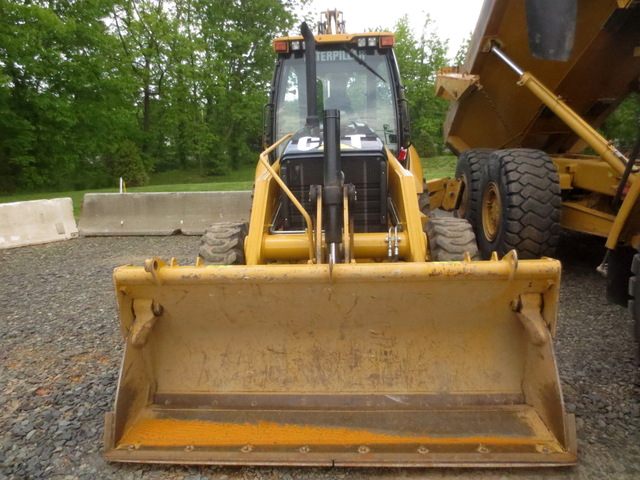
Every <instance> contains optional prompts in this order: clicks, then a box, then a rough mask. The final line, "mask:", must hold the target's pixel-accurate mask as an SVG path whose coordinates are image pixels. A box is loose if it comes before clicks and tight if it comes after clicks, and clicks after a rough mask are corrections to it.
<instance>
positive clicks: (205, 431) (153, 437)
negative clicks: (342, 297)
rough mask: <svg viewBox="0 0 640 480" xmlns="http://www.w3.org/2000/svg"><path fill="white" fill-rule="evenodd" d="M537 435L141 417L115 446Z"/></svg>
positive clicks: (452, 440)
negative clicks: (424, 432) (445, 433)
mask: <svg viewBox="0 0 640 480" xmlns="http://www.w3.org/2000/svg"><path fill="white" fill-rule="evenodd" d="M540 440H541V439H540V438H539V437H533V438H532V437H491V436H476V437H429V436H406V435H388V434H384V433H375V432H371V431H368V430H350V429H347V428H332V427H315V426H311V425H304V426H300V425H280V424H277V423H272V422H258V424H257V425H255V424H249V423H244V424H242V425H240V424H235V423H212V422H201V421H180V420H172V419H169V420H157V419H154V420H143V421H140V422H138V423H137V424H136V425H134V426H133V427H132V428H131V429H130V430H129V431H128V432H127V433H126V434H125V435H123V437H122V440H121V441H120V442H119V448H127V447H128V446H130V445H135V446H146V447H180V446H186V445H192V446H202V447H204V446H233V445H254V446H255V445H257V446H269V445H307V444H310V445H344V446H348V445H381V444H395V445H401V444H431V445H458V444H483V445H537V444H540ZM545 443H546V444H547V447H549V448H552V449H553V450H554V451H563V450H562V448H561V447H560V446H559V445H558V444H557V443H556V442H553V441H550V442H546V441H545Z"/></svg>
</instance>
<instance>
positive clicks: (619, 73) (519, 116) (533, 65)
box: [431, 0, 640, 340]
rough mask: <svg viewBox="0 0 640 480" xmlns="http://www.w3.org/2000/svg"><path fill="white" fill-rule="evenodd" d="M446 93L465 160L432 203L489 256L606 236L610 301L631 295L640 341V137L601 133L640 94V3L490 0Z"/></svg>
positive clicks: (441, 77) (534, 252)
mask: <svg viewBox="0 0 640 480" xmlns="http://www.w3.org/2000/svg"><path fill="white" fill-rule="evenodd" d="M436 89H437V93H438V94H439V95H440V96H442V97H444V98H447V99H449V100H450V101H451V106H450V108H449V112H448V114H447V119H446V122H445V126H444V133H445V138H446V141H447V144H448V145H449V147H450V148H451V150H452V151H453V152H455V153H456V154H458V155H459V157H458V165H457V172H456V177H457V181H450V182H448V183H447V182H442V181H440V182H439V183H440V188H439V189H438V188H435V186H434V188H431V190H433V192H434V194H433V195H432V196H433V202H432V203H435V205H432V206H440V205H441V204H442V205H444V206H445V207H447V205H448V209H449V210H451V209H455V210H456V211H457V214H458V216H459V217H461V218H466V219H467V220H469V222H470V223H471V224H472V226H473V227H474V231H475V233H476V236H477V241H478V248H479V250H480V254H481V256H482V257H483V258H489V256H490V255H491V254H492V252H494V251H497V252H498V254H504V253H506V252H508V251H510V250H511V249H516V250H517V251H518V253H519V255H520V258H538V257H540V256H542V255H548V256H552V255H553V254H554V251H555V248H556V246H557V244H558V239H559V235H560V231H561V229H562V228H566V229H568V230H573V231H578V232H583V233H587V234H592V235H597V236H600V237H602V238H605V239H606V244H605V247H606V249H605V251H603V257H604V260H603V261H602V264H601V268H600V270H601V271H603V273H606V275H607V297H608V298H609V300H610V301H612V302H615V303H618V304H621V305H625V306H626V305H627V303H628V302H629V307H630V311H631V314H632V316H633V318H634V319H635V322H636V336H637V338H638V339H639V340H640V253H638V248H639V247H640V246H639V243H640V201H639V200H638V198H639V197H640V174H639V172H640V168H639V165H638V163H640V162H636V159H637V157H638V153H639V150H640V138H639V139H638V141H637V142H636V145H635V147H630V148H629V152H621V151H620V150H618V148H616V147H615V146H614V145H613V144H612V143H611V142H610V141H609V140H607V139H605V138H603V137H602V135H601V134H600V133H599V132H598V131H597V130H596V128H597V127H599V126H600V125H601V124H602V123H603V122H604V120H605V119H606V118H607V117H608V116H609V115H610V114H611V113H612V112H613V111H614V110H615V109H616V107H617V106H618V105H619V104H620V103H621V102H622V101H623V100H624V99H625V98H626V97H627V96H628V95H629V94H631V93H633V92H635V93H636V94H637V93H640V2H638V1H633V0H580V1H577V0H527V1H524V0H518V1H508V0H486V1H485V2H484V4H483V7H482V11H481V15H480V18H479V20H478V24H477V26H476V29H475V32H474V34H473V37H472V40H471V44H470V48H469V52H468V55H467V58H466V60H465V62H464V64H463V65H462V66H460V67H453V68H447V69H444V70H442V71H441V72H439V73H438V78H437V85H436ZM638 122H639V127H640V118H639V119H638ZM639 137H640V131H639ZM587 147H589V149H587V150H585V149H586V148H587ZM625 153H626V154H627V155H625ZM443 184H444V185H446V189H445V188H443ZM445 190H446V191H447V192H448V193H450V194H451V197H452V198H456V199H458V201H457V202H456V201H455V200H452V199H449V197H447V196H445V195H444V192H445ZM438 192H439V197H438V195H436V193H438ZM443 199H444V200H445V201H442V200H443ZM445 204H446V205H445ZM634 255H635V259H634Z"/></svg>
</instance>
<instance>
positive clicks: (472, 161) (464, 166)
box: [455, 148, 493, 232]
mask: <svg viewBox="0 0 640 480" xmlns="http://www.w3.org/2000/svg"><path fill="white" fill-rule="evenodd" d="M492 151H493V150H491V149H488V148H472V149H470V150H465V151H464V152H462V154H460V157H458V164H457V166H456V179H457V180H459V181H461V182H462V198H461V200H460V205H459V207H458V208H457V209H456V211H455V215H456V216H457V217H458V218H464V219H465V220H468V221H469V223H470V224H471V228H473V230H474V232H475V228H476V224H477V218H478V204H479V202H480V198H479V193H478V189H479V187H480V176H481V174H482V167H483V166H484V165H486V164H487V162H488V161H489V156H490V155H491V152H492Z"/></svg>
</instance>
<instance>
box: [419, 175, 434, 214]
mask: <svg viewBox="0 0 640 480" xmlns="http://www.w3.org/2000/svg"><path fill="white" fill-rule="evenodd" d="M423 188H424V191H423V192H422V193H421V194H420V195H418V208H420V212H421V213H422V214H424V215H427V216H429V213H430V212H431V202H430V200H429V187H427V183H426V182H425V183H424V185H423Z"/></svg>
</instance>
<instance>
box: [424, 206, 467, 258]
mask: <svg viewBox="0 0 640 480" xmlns="http://www.w3.org/2000/svg"><path fill="white" fill-rule="evenodd" d="M424 230H425V232H426V234H427V240H428V241H429V248H430V250H431V260H432V261H435V262H455V261H461V260H464V256H465V253H467V252H469V255H470V256H471V259H472V260H477V259H478V245H477V244H476V236H475V235H474V233H473V229H472V228H471V224H470V223H469V222H468V221H467V220H465V219H464V218H456V217H431V218H430V219H429V220H428V221H427V223H426V225H425V228H424Z"/></svg>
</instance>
